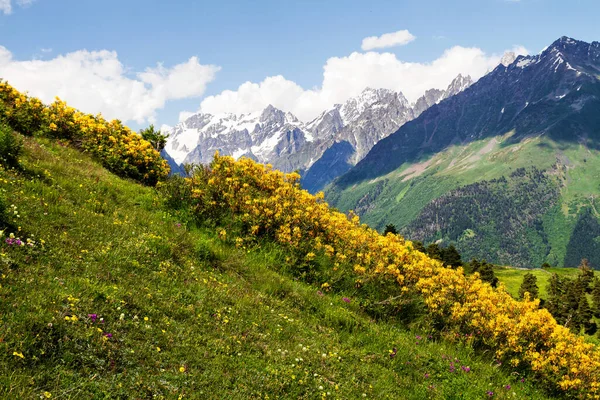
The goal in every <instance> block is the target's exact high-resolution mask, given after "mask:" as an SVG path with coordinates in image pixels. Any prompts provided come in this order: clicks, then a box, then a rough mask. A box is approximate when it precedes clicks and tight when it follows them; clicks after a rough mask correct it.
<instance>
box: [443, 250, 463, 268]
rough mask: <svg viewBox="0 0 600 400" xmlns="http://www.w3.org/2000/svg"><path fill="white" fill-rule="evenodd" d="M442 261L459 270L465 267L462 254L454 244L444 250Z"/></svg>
mask: <svg viewBox="0 0 600 400" xmlns="http://www.w3.org/2000/svg"><path fill="white" fill-rule="evenodd" d="M442 261H443V262H444V264H446V265H448V266H450V267H452V268H458V267H460V266H462V265H463V262H462V259H461V257H460V253H459V252H458V250H456V247H454V245H453V244H451V245H450V246H448V247H446V248H444V249H442Z"/></svg>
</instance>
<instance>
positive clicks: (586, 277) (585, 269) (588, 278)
mask: <svg viewBox="0 0 600 400" xmlns="http://www.w3.org/2000/svg"><path fill="white" fill-rule="evenodd" d="M579 277H580V279H581V284H582V285H583V290H585V291H586V292H589V287H590V283H591V282H592V280H593V279H594V270H593V269H592V267H591V265H590V263H589V261H588V259H587V258H584V259H582V260H581V264H579Z"/></svg>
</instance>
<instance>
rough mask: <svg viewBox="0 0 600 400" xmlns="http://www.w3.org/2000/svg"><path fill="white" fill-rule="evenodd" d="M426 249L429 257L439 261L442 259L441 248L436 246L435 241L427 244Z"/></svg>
mask: <svg viewBox="0 0 600 400" xmlns="http://www.w3.org/2000/svg"><path fill="white" fill-rule="evenodd" d="M426 250H427V255H428V256H429V257H431V258H433V259H436V260H440V261H441V260H442V249H440V246H438V245H437V243H431V244H430V245H429V246H427V249H426Z"/></svg>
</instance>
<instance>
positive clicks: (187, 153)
mask: <svg viewBox="0 0 600 400" xmlns="http://www.w3.org/2000/svg"><path fill="white" fill-rule="evenodd" d="M472 83H473V82H472V80H471V78H470V77H468V76H466V77H464V76H462V75H459V76H457V77H456V78H455V79H454V80H453V81H452V82H451V84H450V85H449V86H448V88H447V89H446V90H438V89H431V90H428V91H426V92H425V93H424V95H423V96H422V97H421V98H419V99H418V100H417V101H416V102H415V103H414V104H409V102H408V100H407V99H406V98H405V97H404V95H403V94H402V93H400V92H394V91H391V90H387V89H371V88H367V89H365V90H364V91H363V92H362V93H361V94H360V95H359V96H357V97H354V98H351V99H349V100H348V101H346V102H345V103H344V104H337V105H335V106H334V107H333V108H331V109H329V110H325V111H323V112H322V113H321V114H320V115H319V116H318V117H317V118H315V119H314V120H313V121H311V122H309V123H303V122H301V121H300V120H298V118H296V117H295V116H294V115H292V114H291V113H289V112H287V113H286V112H284V111H281V110H278V109H276V108H275V107H273V106H268V107H267V108H265V109H264V110H263V111H261V112H257V113H250V114H240V115H236V114H222V115H212V114H206V113H197V114H194V115H192V116H190V117H189V118H187V119H186V120H185V121H184V122H182V123H180V124H178V125H177V126H175V127H174V128H173V129H172V130H171V131H170V132H169V135H170V137H169V140H168V142H167V146H166V147H165V150H164V156H165V158H166V159H167V160H169V162H170V163H171V165H172V167H173V168H174V169H175V170H176V171H179V170H180V168H181V165H182V164H185V163H203V164H207V163H209V162H210V161H211V160H212V157H213V155H214V153H215V151H217V150H218V151H219V152H220V153H221V154H225V155H231V156H233V157H235V158H239V157H242V156H245V157H250V158H252V159H254V160H257V161H259V162H262V163H270V164H272V165H273V166H274V167H275V168H277V169H280V170H282V171H286V172H290V171H294V170H298V171H300V173H301V175H302V176H303V185H304V186H305V187H306V188H307V189H309V190H310V191H313V192H314V191H318V190H320V189H322V188H323V187H324V186H325V185H326V184H328V183H329V182H330V181H331V180H333V179H334V178H336V177H337V176H339V175H341V174H343V173H344V172H346V171H348V170H349V169H350V168H351V167H352V166H354V165H355V164H356V163H357V162H359V161H360V160H361V159H362V158H363V157H364V156H365V155H366V154H367V153H368V152H369V150H371V148H372V147H373V145H375V144H376V143H377V142H378V141H379V140H381V139H383V138H385V137H386V136H387V135H389V134H390V133H392V132H394V131H396V130H397V129H398V128H399V127H400V126H402V125H403V124H405V123H406V122H408V121H410V120H412V119H414V118H416V117H418V116H419V115H420V114H421V113H422V112H423V111H425V110H427V109H428V108H429V107H431V106H432V105H434V104H437V103H439V102H440V101H442V100H444V99H446V98H449V97H451V96H453V95H455V94H457V93H459V92H461V91H462V90H464V89H465V88H467V87H468V86H469V85H471V84H472Z"/></svg>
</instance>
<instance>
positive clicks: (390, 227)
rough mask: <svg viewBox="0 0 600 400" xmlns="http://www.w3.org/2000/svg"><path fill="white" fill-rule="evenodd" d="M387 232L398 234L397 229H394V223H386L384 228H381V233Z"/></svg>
mask: <svg viewBox="0 0 600 400" xmlns="http://www.w3.org/2000/svg"><path fill="white" fill-rule="evenodd" d="M388 233H393V234H394V235H397V234H398V230H397V229H396V225H394V224H387V225H386V226H385V229H384V230H383V235H384V236H385V235H387V234H388Z"/></svg>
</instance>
